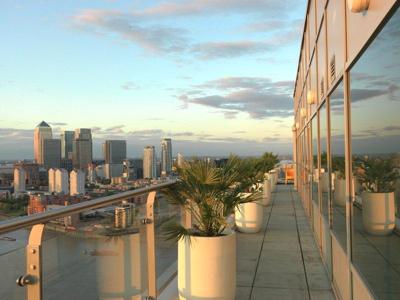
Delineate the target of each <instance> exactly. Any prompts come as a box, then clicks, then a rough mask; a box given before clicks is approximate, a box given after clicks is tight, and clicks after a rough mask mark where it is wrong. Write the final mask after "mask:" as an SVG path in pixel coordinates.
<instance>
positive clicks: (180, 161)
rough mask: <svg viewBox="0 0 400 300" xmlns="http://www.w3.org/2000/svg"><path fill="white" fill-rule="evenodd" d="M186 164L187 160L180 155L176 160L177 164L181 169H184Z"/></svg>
mask: <svg viewBox="0 0 400 300" xmlns="http://www.w3.org/2000/svg"><path fill="white" fill-rule="evenodd" d="M184 163H185V158H184V157H183V155H182V154H180V153H178V156H177V158H176V164H177V166H178V167H179V168H182V166H183V164H184Z"/></svg>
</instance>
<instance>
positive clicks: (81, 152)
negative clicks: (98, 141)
mask: <svg viewBox="0 0 400 300" xmlns="http://www.w3.org/2000/svg"><path fill="white" fill-rule="evenodd" d="M92 147H93V146H92V132H91V130H90V129H88V128H79V129H75V134H74V141H73V143H72V148H73V150H72V151H73V154H72V161H73V166H74V168H76V169H81V170H83V169H86V168H87V167H88V166H89V164H91V163H92V160H93V151H92Z"/></svg>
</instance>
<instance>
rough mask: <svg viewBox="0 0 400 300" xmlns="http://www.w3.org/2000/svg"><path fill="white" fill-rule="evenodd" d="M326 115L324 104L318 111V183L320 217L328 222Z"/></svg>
mask: <svg viewBox="0 0 400 300" xmlns="http://www.w3.org/2000/svg"><path fill="white" fill-rule="evenodd" d="M327 122H328V121H327V114H326V103H324V105H323V106H321V108H320V110H319V134H320V144H319V146H320V149H321V150H320V152H321V153H320V162H321V169H320V175H319V183H320V190H321V197H322V199H321V203H322V215H323V216H324V217H325V219H327V220H329V173H328V161H327V159H328V158H327V156H328V155H327V132H328V127H327Z"/></svg>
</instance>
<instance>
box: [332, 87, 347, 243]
mask: <svg viewBox="0 0 400 300" xmlns="http://www.w3.org/2000/svg"><path fill="white" fill-rule="evenodd" d="M329 101H330V102H329V104H330V121H331V127H330V129H331V132H330V138H331V144H330V146H331V149H330V150H331V168H330V169H331V172H330V174H331V180H330V183H331V197H332V228H333V231H334V232H335V235H336V237H337V239H338V241H339V242H340V243H341V245H342V246H343V248H344V249H346V241H347V235H346V177H345V159H344V155H345V143H344V130H345V129H344V128H345V127H344V93H343V83H342V82H341V83H340V84H339V85H338V86H337V87H336V89H335V90H334V92H333V93H332V94H331V95H330V97H329Z"/></svg>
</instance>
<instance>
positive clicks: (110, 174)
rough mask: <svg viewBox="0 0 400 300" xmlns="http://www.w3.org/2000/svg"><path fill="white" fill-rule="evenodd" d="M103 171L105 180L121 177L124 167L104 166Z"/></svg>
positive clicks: (116, 165) (120, 165)
mask: <svg viewBox="0 0 400 300" xmlns="http://www.w3.org/2000/svg"><path fill="white" fill-rule="evenodd" d="M103 170H104V177H105V178H107V179H111V178H116V177H121V176H122V174H123V172H124V165H123V164H105V165H104V168H103Z"/></svg>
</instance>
